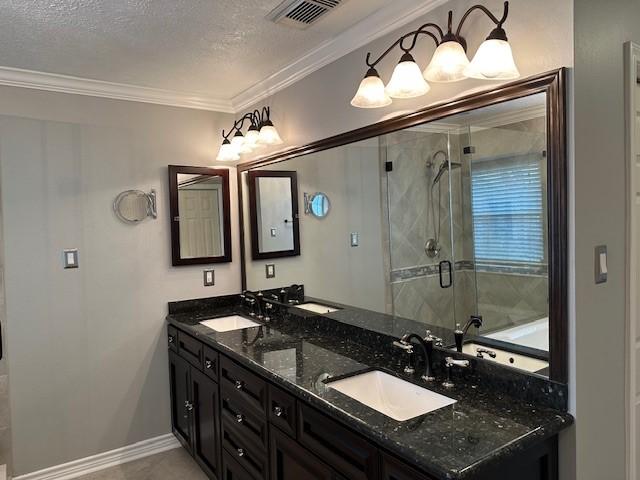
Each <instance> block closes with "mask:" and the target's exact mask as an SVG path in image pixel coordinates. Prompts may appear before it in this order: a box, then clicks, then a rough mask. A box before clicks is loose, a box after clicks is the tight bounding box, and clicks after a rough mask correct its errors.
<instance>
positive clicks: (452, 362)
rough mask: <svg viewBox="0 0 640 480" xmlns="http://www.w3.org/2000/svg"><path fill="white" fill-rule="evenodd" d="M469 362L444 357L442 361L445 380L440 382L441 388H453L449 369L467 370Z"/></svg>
mask: <svg viewBox="0 0 640 480" xmlns="http://www.w3.org/2000/svg"><path fill="white" fill-rule="evenodd" d="M470 365H471V362H469V360H455V359H454V358H453V357H446V358H445V359H444V366H445V368H446V370H447V379H446V380H445V381H444V382H442V386H443V387H445V388H453V387H455V384H454V383H453V380H451V369H452V368H453V367H454V366H456V367H459V368H469V366H470Z"/></svg>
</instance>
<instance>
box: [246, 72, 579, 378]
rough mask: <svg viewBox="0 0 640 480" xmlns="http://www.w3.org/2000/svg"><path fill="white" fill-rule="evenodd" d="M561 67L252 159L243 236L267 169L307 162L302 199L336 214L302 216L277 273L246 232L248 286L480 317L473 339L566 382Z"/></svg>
mask: <svg viewBox="0 0 640 480" xmlns="http://www.w3.org/2000/svg"><path fill="white" fill-rule="evenodd" d="M563 78H564V72H563V71H562V70H559V71H555V72H551V73H549V74H545V75H541V76H538V77H535V78H532V79H527V80H524V81H521V82H517V83H514V84H510V85H508V86H503V87H499V88H497V89H496V90H493V91H490V92H484V93H480V94H477V95H474V96H469V97H465V98H463V99H460V100H457V101H454V102H451V103H448V104H444V105H438V106H436V107H433V108H430V109H426V110H424V111H422V112H417V113H415V114H411V115H409V116H406V117H402V118H397V119H393V120H388V121H385V122H382V123H380V124H377V125H373V126H371V127H367V128H365V129H361V130H359V131H356V132H352V133H350V134H346V135H342V136H339V137H335V138H332V139H328V140H326V141H324V142H318V143H317V144H314V145H311V146H307V147H305V148H302V149H300V150H299V151H297V152H296V151H294V152H288V153H286V154H284V155H281V156H279V157H277V156H276V157H273V158H269V159H266V160H263V161H260V162H256V163H254V164H251V165H246V166H241V167H240V171H239V182H240V185H241V190H242V192H244V193H242V192H241V196H242V197H241V198H242V202H243V205H244V208H243V218H244V220H243V221H244V229H245V233H246V232H248V231H249V229H250V225H249V223H248V221H247V219H248V218H250V212H249V210H248V209H249V207H250V205H249V202H248V200H247V198H246V197H247V195H246V192H248V191H249V189H248V187H249V182H251V178H252V177H254V176H255V175H256V174H258V175H260V174H265V173H266V172H269V171H281V170H287V171H291V172H296V174H297V179H298V186H299V189H298V190H299V195H300V198H299V199H298V201H299V202H303V201H304V200H303V198H304V195H305V194H307V195H312V194H314V193H315V192H323V193H324V194H326V196H327V197H328V198H330V199H331V210H330V212H331V213H330V215H327V216H326V217H324V218H321V219H319V218H317V217H316V216H314V215H311V214H309V212H308V211H307V210H308V209H305V211H304V213H303V214H301V215H300V221H299V229H300V245H301V254H300V256H299V257H295V258H282V259H279V260H277V261H273V262H271V263H275V264H276V277H275V278H265V265H264V264H265V262H263V261H260V260H255V259H253V258H252V257H251V255H250V252H249V251H248V248H249V245H248V243H247V242H246V241H245V257H244V258H245V259H246V261H245V263H244V266H243V267H244V278H245V285H246V288H248V289H250V290H265V289H270V288H276V287H280V286H284V285H288V284H303V285H304V287H305V294H306V295H307V296H308V297H310V298H313V299H317V300H318V301H320V303H323V302H324V303H325V304H329V305H339V306H341V308H349V307H352V308H356V309H359V310H364V311H369V312H371V318H374V317H375V318H376V323H377V325H379V324H380V314H382V315H385V316H387V317H388V319H389V320H388V321H389V326H390V331H391V328H392V325H393V324H394V319H398V318H402V319H409V320H412V321H414V322H417V323H421V324H425V325H431V326H437V327H441V328H444V329H448V330H449V331H451V332H453V331H454V330H456V329H457V328H458V326H459V325H460V326H464V325H465V324H466V323H467V321H468V320H469V319H470V318H471V317H472V316H481V317H482V318H483V323H482V326H481V327H480V329H478V330H476V329H473V330H472V331H470V332H469V333H473V334H474V338H473V340H474V342H476V343H478V344H480V345H484V346H489V347H491V348H496V349H500V350H504V351H506V352H509V353H510V355H511V357H512V358H513V357H515V358H517V359H518V360H517V361H516V362H515V364H514V365H513V366H515V367H518V368H522V369H523V370H526V371H528V372H531V373H534V374H537V375H544V376H549V377H551V378H552V379H554V380H558V381H561V382H565V381H566V375H567V372H566V369H567V361H566V350H567V337H566V323H567V314H566V268H567V267H566V235H567V234H566V228H567V227H566V200H565V199H566V158H565V146H564V142H565V139H564V137H565V131H564V128H565V127H564V94H563V88H564V87H563ZM245 238H246V236H245ZM361 318H366V315H365V316H364V317H361ZM365 321H366V320H365ZM394 333H396V334H398V333H400V334H401V333H402V332H394ZM416 333H424V332H416ZM466 351H467V350H465V352H466ZM468 353H472V351H469V352H468Z"/></svg>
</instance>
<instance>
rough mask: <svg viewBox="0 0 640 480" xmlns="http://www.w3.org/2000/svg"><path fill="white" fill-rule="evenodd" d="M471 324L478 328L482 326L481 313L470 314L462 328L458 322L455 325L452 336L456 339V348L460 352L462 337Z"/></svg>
mask: <svg viewBox="0 0 640 480" xmlns="http://www.w3.org/2000/svg"><path fill="white" fill-rule="evenodd" d="M471 326H474V327H476V328H480V327H481V326H482V315H471V317H470V318H469V321H468V322H467V324H466V325H465V326H464V328H463V329H460V324H457V325H456V330H455V332H453V336H454V338H455V340H456V350H457V351H458V352H460V353H461V352H462V343H463V340H464V337H465V335H466V334H467V332H468V331H469V329H470V328H471Z"/></svg>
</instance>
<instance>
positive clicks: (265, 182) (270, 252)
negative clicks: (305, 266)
mask: <svg viewBox="0 0 640 480" xmlns="http://www.w3.org/2000/svg"><path fill="white" fill-rule="evenodd" d="M248 183H249V213H250V220H251V254H252V257H253V259H254V260H263V259H268V258H280V257H293V256H297V255H300V230H299V221H298V180H297V173H296V172H294V171H277V170H252V171H250V172H249V177H248Z"/></svg>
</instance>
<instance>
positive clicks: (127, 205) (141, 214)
mask: <svg viewBox="0 0 640 480" xmlns="http://www.w3.org/2000/svg"><path fill="white" fill-rule="evenodd" d="M113 211H114V212H115V213H116V216H117V217H118V218H119V219H120V220H122V221H123V222H125V223H138V222H141V221H142V220H144V219H145V218H147V217H148V216H155V193H154V192H153V191H152V193H151V194H148V193H145V192H143V191H140V190H127V191H125V192H122V193H121V194H119V195H118V196H117V197H116V199H115V201H114V202H113Z"/></svg>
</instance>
